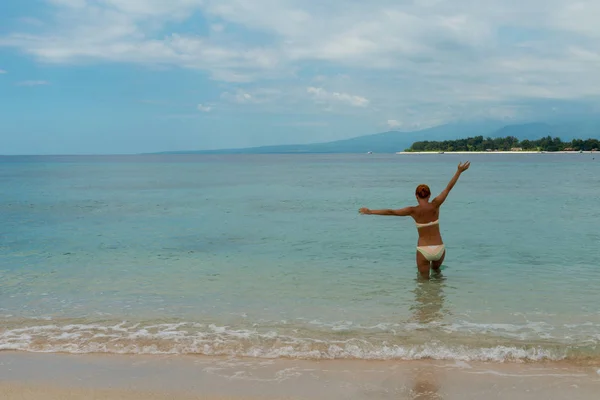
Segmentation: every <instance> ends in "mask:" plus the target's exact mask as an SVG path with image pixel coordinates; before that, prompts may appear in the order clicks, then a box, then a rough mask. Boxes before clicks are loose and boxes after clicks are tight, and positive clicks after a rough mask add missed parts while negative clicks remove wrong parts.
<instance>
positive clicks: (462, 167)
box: [431, 161, 471, 207]
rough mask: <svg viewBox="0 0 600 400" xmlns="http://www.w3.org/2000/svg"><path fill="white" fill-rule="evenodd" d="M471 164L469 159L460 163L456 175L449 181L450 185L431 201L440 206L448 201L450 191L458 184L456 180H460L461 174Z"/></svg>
mask: <svg viewBox="0 0 600 400" xmlns="http://www.w3.org/2000/svg"><path fill="white" fill-rule="evenodd" d="M470 166H471V163H470V162H469V161H467V162H466V163H462V164H461V163H458V168H457V170H456V172H455V173H454V176H453V177H452V179H450V182H448V186H446V189H444V190H442V193H440V194H438V195H437V196H436V197H435V199H433V200H432V201H431V202H432V203H433V204H435V205H436V206H438V207H439V206H441V205H442V204H443V203H444V201H446V197H448V194H449V193H450V191H451V190H452V188H453V187H454V185H456V182H457V181H458V178H459V177H460V174H462V173H463V172H465V171H466V170H468V169H469V167H470Z"/></svg>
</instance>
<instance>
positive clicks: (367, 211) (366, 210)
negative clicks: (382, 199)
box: [358, 207, 371, 214]
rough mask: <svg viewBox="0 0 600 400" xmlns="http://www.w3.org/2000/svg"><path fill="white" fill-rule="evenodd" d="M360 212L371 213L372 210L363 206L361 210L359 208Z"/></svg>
mask: <svg viewBox="0 0 600 400" xmlns="http://www.w3.org/2000/svg"><path fill="white" fill-rule="evenodd" d="M358 212H359V213H361V214H371V210H369V209H368V208H366V207H362V208H361V209H360V210H358Z"/></svg>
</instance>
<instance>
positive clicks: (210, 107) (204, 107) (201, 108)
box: [198, 104, 213, 112]
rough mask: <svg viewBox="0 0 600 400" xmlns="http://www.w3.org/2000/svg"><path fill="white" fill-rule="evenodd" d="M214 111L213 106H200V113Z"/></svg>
mask: <svg viewBox="0 0 600 400" xmlns="http://www.w3.org/2000/svg"><path fill="white" fill-rule="evenodd" d="M212 109H213V108H212V106H208V105H203V104H198V111H202V112H210V111H211V110H212Z"/></svg>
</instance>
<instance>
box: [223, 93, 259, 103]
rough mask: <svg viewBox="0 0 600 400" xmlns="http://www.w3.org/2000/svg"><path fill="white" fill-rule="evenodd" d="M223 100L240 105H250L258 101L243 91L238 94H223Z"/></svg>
mask: <svg viewBox="0 0 600 400" xmlns="http://www.w3.org/2000/svg"><path fill="white" fill-rule="evenodd" d="M221 98H222V99H225V100H229V101H231V102H233V103H238V104H248V103H254V102H255V101H256V100H255V99H254V98H253V97H252V95H251V94H250V93H246V92H242V91H240V92H237V93H229V92H224V93H222V94H221Z"/></svg>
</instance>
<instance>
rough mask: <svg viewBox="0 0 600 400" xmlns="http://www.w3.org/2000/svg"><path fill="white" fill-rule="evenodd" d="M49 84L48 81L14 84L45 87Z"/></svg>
mask: <svg viewBox="0 0 600 400" xmlns="http://www.w3.org/2000/svg"><path fill="white" fill-rule="evenodd" d="M49 84H50V82H48V81H21V82H17V83H15V85H17V86H45V85H49Z"/></svg>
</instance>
